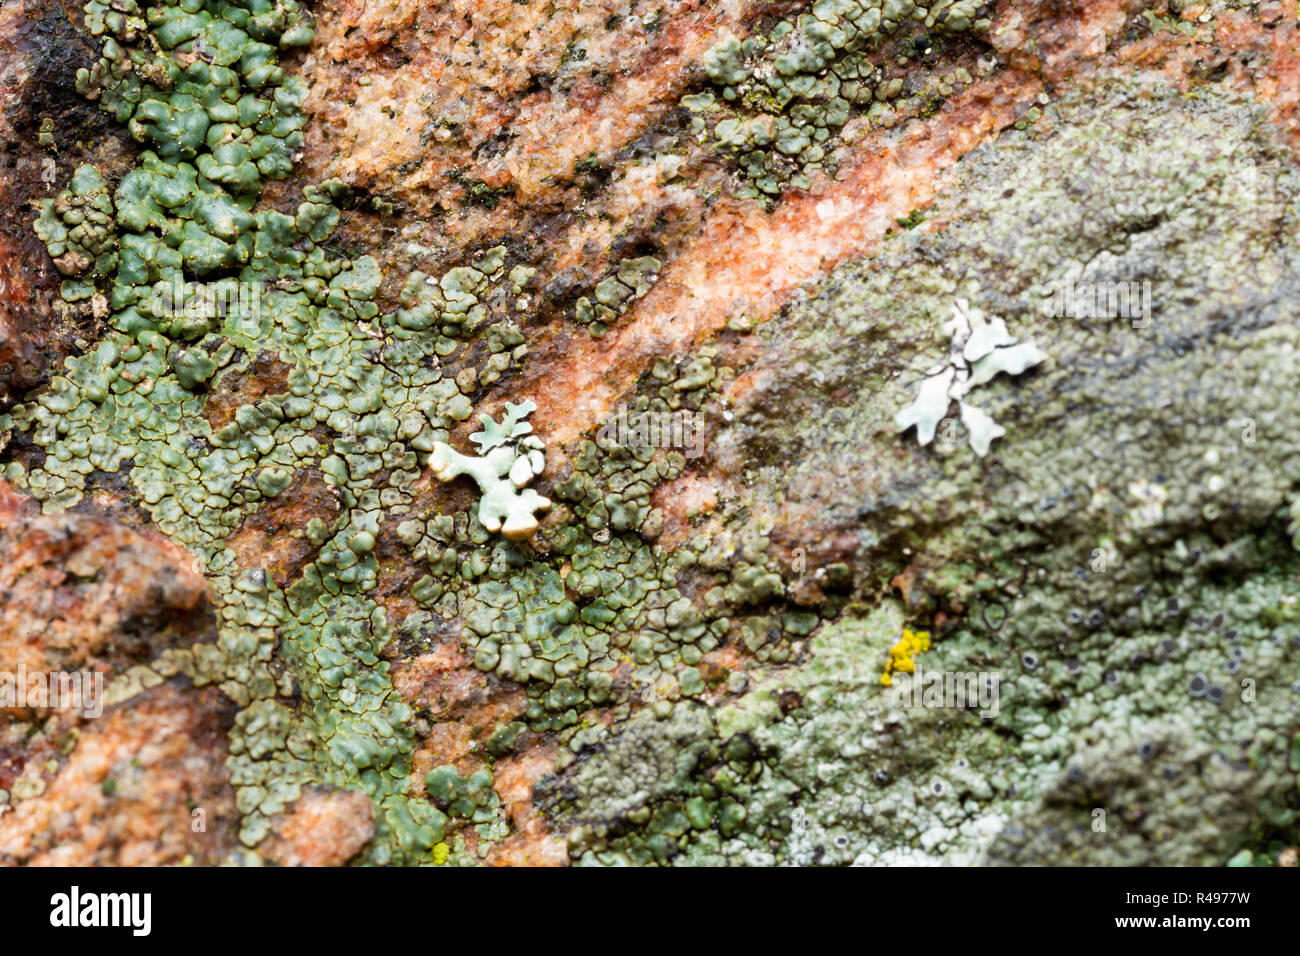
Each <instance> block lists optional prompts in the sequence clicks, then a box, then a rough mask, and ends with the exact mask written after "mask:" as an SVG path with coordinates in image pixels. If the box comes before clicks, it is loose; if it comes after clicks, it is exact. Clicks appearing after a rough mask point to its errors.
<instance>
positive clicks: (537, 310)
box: [0, 0, 1300, 865]
mask: <svg viewBox="0 0 1300 956" xmlns="http://www.w3.org/2000/svg"><path fill="white" fill-rule="evenodd" d="M0 36H3V37H4V38H5V40H6V41H7V42H6V43H5V44H4V47H3V48H4V50H5V52H4V53H3V54H2V55H0V76H3V78H4V85H3V88H2V90H0V133H2V134H3V136H0V142H3V143H4V147H3V169H2V170H0V273H3V274H4V277H5V278H4V285H3V287H0V475H3V478H4V481H3V482H0V603H2V606H0V694H3V682H2V679H3V677H4V675H5V674H6V673H8V672H12V671H15V670H17V669H18V668H20V667H21V668H23V669H25V671H26V672H28V673H30V672H37V673H46V672H60V673H83V672H84V673H92V672H94V673H100V674H102V675H103V676H104V682H105V697H104V700H103V704H104V707H103V713H102V715H91V714H88V713H84V712H83V711H82V710H77V709H72V708H64V707H58V706H44V705H43V706H14V707H11V708H6V709H4V710H3V711H0V720H2V721H3V726H2V727H0V789H2V790H3V792H4V794H5V795H6V798H7V802H6V803H5V804H4V805H3V808H4V812H3V813H0V854H2V855H3V858H4V859H5V861H6V862H15V863H22V862H32V863H60V862H79V863H80V862H95V863H104V864H141V863H204V864H206V863H217V862H231V863H253V862H258V861H264V862H270V863H277V864H281V865H343V864H352V863H370V864H386V863H402V864H405V863H431V864H437V865H450V864H458V865H465V864H474V863H486V864H489V865H551V864H565V863H580V864H583V865H600V864H618V863H633V864H654V863H658V864H729V865H746V864H749V865H755V864H793V865H809V864H854V863H856V864H859V865H878V864H890V863H911V864H943V863H950V864H951V863H960V864H1006V863H1009V864H1024V863H1050V864H1062V863H1064V864H1190V865H1206V864H1222V863H1224V862H1227V861H1229V860H1231V861H1232V862H1234V863H1237V864H1248V863H1253V864H1261V865H1272V864H1276V863H1279V862H1281V863H1286V862H1287V861H1291V860H1294V858H1295V852H1294V849H1288V848H1289V847H1294V846H1295V844H1296V843H1297V841H1298V839H1300V835H1298V834H1297V821H1296V814H1297V811H1298V810H1300V791H1298V789H1297V773H1300V604H1298V603H1297V593H1296V581H1297V580H1298V579H1300V578H1298V576H1297V573H1298V572H1300V554H1298V553H1297V549H1298V547H1300V487H1298V485H1297V480H1298V479H1297V475H1300V444H1297V440H1296V438H1295V436H1294V434H1293V431H1294V429H1293V428H1292V427H1291V425H1292V423H1293V422H1294V421H1295V420H1296V418H1297V413H1298V412H1300V408H1297V407H1296V406H1297V403H1296V399H1295V397H1294V388H1293V387H1292V386H1293V383H1294V382H1295V380H1296V374H1297V371H1298V370H1297V368H1296V363H1297V356H1300V325H1297V315H1298V314H1300V279H1298V278H1297V276H1298V275H1300V272H1298V271H1297V270H1298V268H1300V247H1298V246H1297V234H1298V233H1297V226H1298V225H1300V218H1298V217H1300V211H1298V206H1297V198H1298V197H1300V172H1297V161H1298V159H1300V115H1297V105H1298V104H1300V23H1298V21H1297V11H1296V5H1295V3H1294V2H1277V0H1272V2H1262V3H1241V2H1220V0H1215V2H1209V3H1188V2H1184V0H1154V2H1142V0H1097V2H1089V0H1079V2H1075V3H1068V4H1060V3H1048V2H1028V3H1010V2H978V0H956V2H950V0H936V2H935V3H933V4H931V5H929V6H928V7H921V6H919V5H917V4H915V3H913V2H910V0H817V2H815V3H801V2H798V0H760V2H748V0H734V2H732V0H728V2H724V3H692V2H686V3H678V4H672V5H656V4H652V3H648V2H642V0H608V2H604V3H600V4H591V3H572V2H567V3H566V2H562V0H529V2H525V3H520V2H517V0H486V2H482V0H476V2H452V3H444V4H438V5H432V6H431V5H429V4H420V3H415V2H409V0H397V2H387V0H385V2H383V3H378V2H367V0H359V2H354V0H348V2H342V0H322V2H319V3H316V4H313V5H310V6H302V5H300V4H299V3H298V2H296V0H274V2H261V0H259V2H252V0H249V2H248V3H241V2H236V3H230V2H226V3H222V4H217V3H215V2H207V0H193V2H190V0H186V2H185V3H173V2H171V0H165V2H162V3H158V4H155V5H153V6H149V7H137V5H136V3H135V2H134V0H114V2H113V3H110V4H105V3H100V2H98V0H92V2H91V3H89V4H87V6H86V8H85V10H84V11H83V10H82V9H81V8H80V7H78V6H77V5H75V4H67V5H60V4H58V3H54V2H51V0H22V2H21V3H12V4H9V5H7V6H5V7H4V8H3V11H0ZM9 41H11V42H9ZM1067 286H1068V288H1069V290H1070V299H1069V301H1068V304H1066V305H1065V306H1064V307H1060V306H1061V303H1062V302H1063V301H1065V300H1063V299H1062V298H1061V296H1062V295H1064V293H1063V292H1061V291H1060V290H1062V289H1064V288H1066V287H1067ZM1098 290H1100V295H1098ZM1121 294H1122V296H1123V297H1122V298H1121ZM1080 303H1082V305H1081V304H1080ZM980 342H986V343H987V344H985V345H979V343H980ZM1012 343H1016V344H1015V345H1013V344H1012ZM1016 347H1019V348H1021V349H1022V351H1020V352H1015V351H1014V349H1015V348H1016ZM1030 355H1032V356H1033V359H1034V361H1028V360H1027V359H1026V357H1027V356H1030ZM944 369H946V370H947V371H943V370H944ZM985 373H987V374H985ZM995 373H996V374H995ZM968 374H969V375H971V377H970V378H964V377H963V376H966V375H968ZM944 375H948V376H954V377H953V378H944V379H942V381H941V382H940V384H939V385H938V387H936V384H935V383H936V382H939V381H940V379H941V378H942V376H944ZM951 382H957V383H958V385H960V387H959V388H957V387H955V386H954V388H956V390H951V389H950V383H951ZM953 396H956V397H959V398H960V402H961V403H960V404H958V403H957V401H956V400H952V401H950V400H949V399H950V397H953ZM529 402H532V403H535V406H536V407H535V409H534V407H533V406H532V405H530V404H528V403H529ZM908 407H911V408H912V409H913V411H914V412H915V414H914V415H913V416H912V417H911V418H904V419H902V421H903V422H904V423H909V422H913V421H915V422H916V423H917V425H916V426H915V427H913V426H909V427H908V428H906V429H904V430H902V431H901V432H900V419H899V417H898V416H899V413H900V412H901V411H902V410H903V409H905V408H908ZM431 461H434V462H439V463H440V465H439V467H434V466H432V465H431ZM449 461H455V462H457V463H458V466H459V467H458V469H451V468H448V467H443V466H444V465H445V464H446V463H447V462H449ZM456 470H461V471H466V472H469V473H472V474H473V475H474V476H475V477H474V480H473V481H471V480H470V479H468V478H463V477H456V478H451V475H452V473H453V472H454V471H456ZM440 476H441V477H445V478H450V479H451V480H447V481H441V480H439V477H440ZM480 495H484V496H487V498H488V499H489V500H490V504H491V507H485V508H484V510H483V511H480V508H479V499H480ZM543 500H544V503H542V504H539V502H541V501H543ZM494 509H498V510H499V512H500V513H501V514H502V515H506V514H509V515H511V516H512V518H511V521H512V522H514V524H508V525H507V530H510V529H511V528H512V527H518V526H520V525H521V524H522V525H523V526H525V527H526V528H530V527H531V523H532V521H533V520H534V518H537V519H540V521H541V527H540V529H539V530H538V531H537V533H536V534H535V535H532V536H531V537H520V535H518V534H516V535H515V538H514V539H512V538H508V537H506V536H504V535H502V534H500V533H496V532H494V531H492V530H489V527H495V525H493V524H490V523H489V525H488V526H486V527H485V525H484V519H483V518H482V515H484V514H486V515H489V516H490V515H491V514H492V513H493V511H494ZM489 520H490V518H489ZM926 675H930V676H931V678H932V679H933V677H934V676H935V675H937V676H938V677H939V678H940V681H939V685H938V687H937V689H936V687H935V685H934V684H933V683H931V684H929V685H927V684H926V683H925V677H926ZM967 681H968V682H967ZM957 689H961V690H962V691H963V696H962V697H961V698H960V699H957V698H954V692H955V690H957ZM26 703H28V704H30V703H31V702H30V701H27V702H26ZM46 703H47V704H48V703H49V702H46ZM200 811H201V812H200Z"/></svg>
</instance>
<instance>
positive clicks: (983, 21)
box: [682, 0, 992, 202]
mask: <svg viewBox="0 0 1300 956" xmlns="http://www.w3.org/2000/svg"><path fill="white" fill-rule="evenodd" d="M991 8H992V5H991V4H989V3H985V2H982V0H956V2H954V0H939V2H935V3H931V4H929V5H928V6H922V5H920V4H917V3H913V2H911V0H817V2H815V3H813V4H812V5H811V7H810V8H809V9H808V11H807V12H806V13H802V14H800V15H799V16H797V17H792V18H790V19H786V20H782V21H780V22H779V23H778V24H777V25H776V26H775V27H774V28H773V29H772V30H771V31H770V32H769V33H768V34H767V35H766V36H763V35H756V36H751V37H749V38H748V39H745V40H743V41H742V40H740V39H739V38H737V37H735V36H725V37H723V38H722V39H720V40H719V41H718V42H717V43H716V44H715V45H714V46H713V47H711V48H710V49H709V50H708V52H707V53H705V55H704V58H703V68H704V72H705V74H706V75H707V77H708V79H709V81H710V82H711V84H712V85H713V87H714V89H715V90H719V91H720V92H721V98H722V102H719V100H718V97H717V96H716V95H715V93H714V91H712V90H707V91H704V92H702V93H697V94H692V95H690V96H687V97H685V98H684V99H683V101H682V104H683V105H684V106H686V107H687V108H688V109H689V110H690V111H691V112H692V114H693V124H692V129H693V130H694V132H695V133H696V135H697V136H698V137H700V138H701V141H704V140H705V139H709V140H710V141H711V142H712V143H713V145H714V146H715V147H716V148H717V149H719V150H721V151H723V152H725V153H727V154H729V155H731V156H732V157H734V160H735V162H736V164H737V167H738V170H739V178H740V183H739V185H738V187H737V188H736V190H735V193H736V195H738V196H741V197H752V198H760V199H763V200H764V201H765V202H766V201H770V200H771V198H772V197H775V196H778V195H779V194H780V193H781V192H782V191H783V190H784V189H785V188H786V187H787V186H788V185H789V186H796V187H800V188H805V189H806V188H808V187H809V186H810V185H811V177H812V176H813V174H814V173H816V172H818V171H826V172H834V169H835V166H836V160H835V150H836V147H837V146H838V145H839V141H840V137H841V134H842V132H843V130H844V128H845V126H846V124H848V122H849V121H850V119H851V118H853V117H854V116H857V115H862V114H865V115H866V116H867V117H868V119H872V120H876V121H883V119H884V114H885V112H886V110H887V109H888V107H887V106H886V104H888V103H890V102H891V101H893V100H896V99H898V98H899V97H900V96H903V97H906V98H907V99H909V100H914V101H915V102H916V104H917V106H916V111H918V112H920V113H925V112H927V111H929V112H932V111H933V109H934V108H935V106H934V103H937V102H942V99H943V97H944V96H947V95H950V94H951V93H952V92H954V90H956V89H959V88H961V87H962V86H965V85H967V84H969V83H970V82H971V81H972V77H971V75H970V74H969V72H967V70H966V69H965V68H963V67H960V66H958V67H955V68H953V69H952V70H950V71H949V72H948V73H946V74H944V75H943V76H937V77H935V78H934V80H935V82H934V84H933V88H931V86H929V85H925V84H921V85H917V84H916V83H911V84H906V83H905V79H904V77H903V76H896V75H891V63H890V61H889V59H888V58H886V57H883V56H881V55H880V51H881V49H882V47H884V46H885V45H886V44H891V43H892V44H893V45H894V48H895V49H894V58H895V59H896V60H898V61H899V62H902V63H906V62H907V60H908V58H909V57H921V58H924V57H927V56H929V55H930V54H931V53H932V48H933V47H934V46H936V45H938V44H940V43H942V42H943V41H944V40H945V39H947V38H954V37H963V36H975V37H978V36H981V35H983V34H984V33H985V32H987V30H988V27H989V18H988V17H989V11H990V10H991ZM905 87H906V88H905ZM890 115H891V116H892V110H891V111H890Z"/></svg>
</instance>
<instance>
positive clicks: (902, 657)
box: [880, 628, 930, 687]
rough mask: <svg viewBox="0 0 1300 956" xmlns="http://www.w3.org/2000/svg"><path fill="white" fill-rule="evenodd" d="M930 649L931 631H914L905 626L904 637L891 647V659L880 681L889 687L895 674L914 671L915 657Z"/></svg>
mask: <svg viewBox="0 0 1300 956" xmlns="http://www.w3.org/2000/svg"><path fill="white" fill-rule="evenodd" d="M929 649H930V632H929V631H912V630H909V629H908V628H903V636H902V638H901V639H900V640H899V642H898V643H897V644H895V645H894V646H893V647H891V648H890V649H889V660H888V661H887V662H886V663H885V672H884V673H883V674H881V675H880V683H881V684H883V685H884V686H886V687H888V686H890V685H891V684H893V683H894V677H893V675H894V674H896V673H901V674H911V673H914V672H915V671H916V663H915V662H914V661H913V658H914V657H916V655H917V654H920V653H921V652H922V651H928V650H929Z"/></svg>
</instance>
